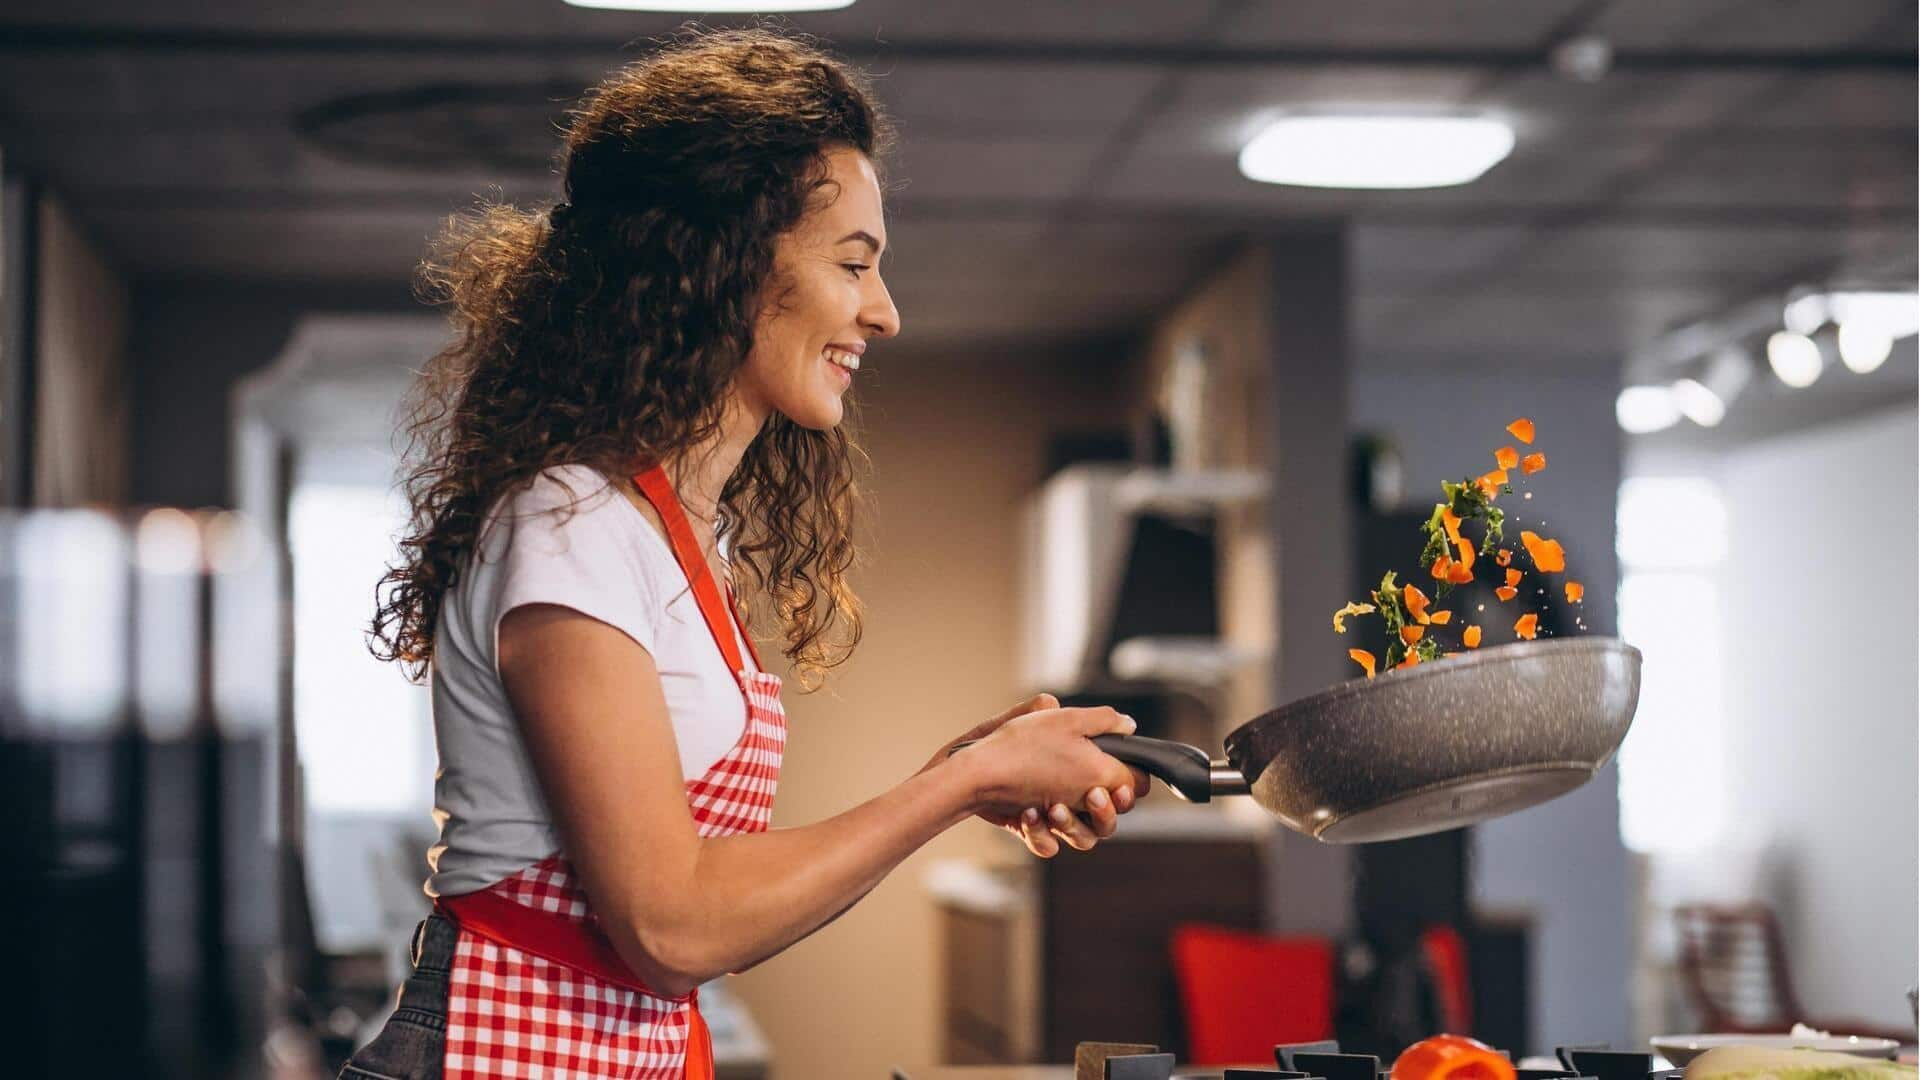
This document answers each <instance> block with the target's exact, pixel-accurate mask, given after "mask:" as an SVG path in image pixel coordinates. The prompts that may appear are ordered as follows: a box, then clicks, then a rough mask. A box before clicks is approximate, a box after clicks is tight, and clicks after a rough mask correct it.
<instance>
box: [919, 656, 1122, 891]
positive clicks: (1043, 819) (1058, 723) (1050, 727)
mask: <svg viewBox="0 0 1920 1080" xmlns="http://www.w3.org/2000/svg"><path fill="white" fill-rule="evenodd" d="M1133 730H1134V723H1133V720H1132V718H1131V717H1126V716H1122V715H1121V714H1119V713H1118V712H1115V711H1114V710H1112V709H1109V708H1092V709H1062V708H1060V702H1059V699H1058V698H1055V697H1054V696H1053V695H1052V694H1038V695H1035V696H1034V697H1032V698H1030V699H1028V700H1026V701H1024V702H1021V703H1020V704H1018V705H1015V706H1013V707H1012V708H1010V709H1008V710H1007V711H1006V712H1003V713H1001V714H1000V715H999V716H996V717H994V718H992V719H990V720H988V721H986V722H984V723H982V724H979V725H978V726H976V727H974V728H973V729H972V730H971V731H968V732H967V733H966V734H965V735H962V736H961V737H960V738H958V739H955V740H954V742H953V743H949V744H947V746H945V747H942V748H941V750H940V752H939V753H937V754H936V755H935V756H934V759H933V760H932V761H930V762H928V767H932V766H933V765H935V764H937V763H939V762H940V761H943V760H945V759H946V757H947V755H948V754H949V753H951V752H952V747H953V746H954V744H955V743H960V742H968V741H974V742H977V743H978V744H979V745H977V746H975V747H973V748H971V749H969V750H968V751H967V754H969V755H973V754H978V755H980V756H979V757H977V758H975V759H973V760H972V761H970V762H969V764H970V765H972V766H973V767H974V768H976V769H977V770H978V774H979V775H980V776H981V777H982V781H983V782H982V785H981V792H982V798H981V806H980V808H979V810H978V815H979V817H981V818H982V819H984V820H986V821H988V822H990V823H992V824H994V825H998V826H1000V827H1002V828H1005V829H1007V830H1008V831H1009V832H1012V833H1013V834H1014V835H1015V836H1018V837H1020V839H1021V841H1022V842H1023V843H1025V844H1026V846H1027V849H1028V850H1030V851H1032V852H1033V853H1034V854H1035V855H1038V856H1040V857H1041V858H1051V857H1052V856H1054V855H1055V854H1058V853H1059V851H1060V845H1061V844H1062V843H1065V844H1066V845H1067V846H1069V847H1072V848H1075V849H1076V850H1080V851H1087V850H1089V849H1091V848H1092V847H1093V846H1094V845H1095V844H1096V843H1098V842H1099V841H1101V840H1104V839H1106V838H1107V837H1109V836H1112V835H1113V833H1114V829H1115V828H1116V827H1117V825H1118V818H1119V815H1120V814H1124V813H1126V812H1127V811H1128V810H1131V809H1133V805H1134V803H1135V801H1136V800H1137V799H1139V798H1143V797H1145V795H1146V793H1147V789H1148V783H1149V780H1148V777H1147V776H1146V774H1144V773H1142V772H1140V771H1139V770H1137V769H1132V768H1129V767H1127V766H1125V765H1122V764H1121V763H1120V762H1118V761H1116V760H1114V759H1113V758H1111V757H1109V756H1107V755H1106V754H1103V753H1101V752H1100V751H1099V750H1098V748H1096V747H1094V746H1093V744H1092V743H1090V742H1088V741H1087V738H1088V737H1089V736H1091V735H1104V734H1109V733H1118V734H1129V733H1131V732H1132V731H1133ZM923 771H924V770H923ZM1136 793H1137V794H1136ZM1076 811H1083V812H1081V813H1076Z"/></svg>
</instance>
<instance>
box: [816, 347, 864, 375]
mask: <svg viewBox="0 0 1920 1080" xmlns="http://www.w3.org/2000/svg"><path fill="white" fill-rule="evenodd" d="M825 356H826V358H827V360H828V361H829V362H831V363H835V364H839V365H840V366H841V367H843V368H846V369H847V370H848V371H859V370H860V356H859V354H857V353H850V352H846V351H844V350H841V349H828V350H827V351H826V353H825Z"/></svg>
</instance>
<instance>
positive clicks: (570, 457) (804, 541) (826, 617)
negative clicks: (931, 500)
mask: <svg viewBox="0 0 1920 1080" xmlns="http://www.w3.org/2000/svg"><path fill="white" fill-rule="evenodd" d="M570 116H571V121H570V123H569V125H568V127H567V131H566V137H565V141H564V145H563V148H562V150H561V154H560V164H561V170H562V174H563V176H564V179H565V188H566V193H567V199H566V201H565V202H563V203H561V204H560V205H559V206H557V207H555V208H554V209H553V211H551V212H548V211H526V210H522V209H519V208H516V207H513V206H510V205H505V204H501V203H497V202H491V201H483V202H482V203H481V204H480V206H479V207H478V209H477V210H476V211H473V212H470V213H467V214H462V215H456V216H455V217H453V218H452V219H451V220H450V221H449V223H448V225H447V227H446V228H445V230H444V231H443V232H442V234H441V235H440V237H439V238H438V240H437V241H436V243H435V245H434V246H433V249H432V251H431V253H430V254H429V256H428V257H427V259H426V260H425V261H424V262H423V263H422V264H421V266H420V268H419V272H418V275H417V287H418V290H417V291H418V292H419V294H420V296H421V298H422V299H423V300H425V301H427V302H429V303H439V304H447V305H449V306H450V311H449V314H450V318H451V321H452V323H453V328H454V335H453V339H452V340H451V342H450V343H449V344H448V345H447V346H446V347H445V348H444V349H443V350H441V351H440V352H439V353H438V354H436V355H435V356H434V357H433V358H432V359H431V360H430V361H428V363H427V365H426V367H425V369H424V370H423V371H422V372H421V374H420V377H419V379H418V380H417V381H416V383H415V386H414V389H413V392H412V394H411V395H410V397H411V401H410V405H409V409H408V413H407V420H406V424H405V426H404V430H405V431H406V433H407V435H408V438H409V442H410V447H409V453H408V461H409V465H408V467H407V469H406V470H405V473H404V486H405V490H406V494H407V498H408V503H409V505H410V508H411V520H410V526H409V530H408V534H407V535H406V536H405V537H404V538H403V539H402V540H401V541H400V551H401V559H400V561H399V564H398V565H396V566H393V567H391V568H390V569H389V570H388V572H387V573H386V575H385V576H384V577H382V578H381V580H380V583H379V585H378V587H377V590H376V592H377V601H376V602H377V610H376V612H375V615H374V618H373V623H372V627H371V631H370V635H369V636H370V638H371V639H372V640H371V642H370V645H371V648H372V650H373V652H374V655H375V656H378V657H379V658H381V659H383V660H396V661H399V662H401V663H402V664H403V665H404V667H405V669H406V671H407V672H408V674H409V676H411V677H412V678H415V679H419V678H422V677H424V675H425V673H426V671H427V669H428V667H429V665H430V663H431V661H432V659H433V651H434V642H435V636H436V629H437V626H436V624H437V621H438V618H439V614H440V609H441V603H442V600H443V598H444V597H445V595H446V592H447V590H448V589H449V588H451V587H452V586H453V585H454V584H455V583H456V582H457V581H458V580H459V576H460V573H461V570H462V568H463V566H464V564H465V563H466V561H467V560H468V558H469V557H470V556H471V555H472V553H473V552H474V551H475V550H476V549H477V548H478V546H479V540H480V531H481V529H482V527H483V524H484V522H485V520H486V515H487V513H488V511H489V509H490V507H492V506H493V505H494V503H495V502H496V501H497V500H499V499H500V498H502V497H503V496H505V495H506V494H508V493H510V492H512V491H515V490H518V489H520V488H524V487H526V486H528V485H531V484H532V483H533V481H534V479H535V478H536V477H537V475H538V474H539V473H540V472H541V470H543V469H546V468H548V467H550V466H555V465H563V464H587V465H591V466H593V467H594V468H595V469H597V470H598V471H599V472H600V473H602V474H603V475H607V476H625V475H628V474H629V473H630V472H632V471H635V470H636V469H638V468H641V467H644V466H645V465H646V464H648V463H652V462H660V461H666V460H668V459H669V458H671V457H673V456H674V455H676V454H678V453H680V452H682V451H686V450H688V449H690V448H692V447H695V446H697V445H699V444H701V443H703V442H704V441H706V440H708V439H709V438H710V437H712V436H714V435H715V434H716V433H717V432H718V431H719V429H720V424H721V420H722V416H723V412H724V408H725V405H726V394H727V390H728V388H729V385H730V384H731V382H732V380H733V378H734V375H735V373H736V372H738V371H739V370H740V369H741V366H742V365H743V363H744V362H745V360H746V358H747V355H748V353H749V352H750V351H751V350H752V347H753V340H754V338H753V332H754V321H755V316H756V314H757V313H758V312H759V311H760V310H761V307H762V304H763V290H765V289H767V288H768V287H769V285H770V279H771V277H772V273H773V269H774V244H775V240H776V238H777V237H779V236H780V235H781V234H782V233H785V232H787V231H788V230H790V229H792V228H794V227H795V226H796V225H797V224H798V223H799V222H800V219H801V218H802V216H803V215H804V214H805V213H806V212H807V210H808V209H809V206H810V204H811V201H812V198H813V196H814V193H815V192H816V191H817V190H819V189H820V188H821V187H822V186H823V185H824V184H825V183H826V174H827V168H828V164H827V160H826V155H827V154H828V153H829V152H830V151H833V150H836V149H840V148H847V147H850V148H853V149H855V150H858V151H860V152H861V153H863V154H865V155H866V156H867V157H868V158H869V159H873V160H875V161H876V162H877V161H878V159H879V158H880V157H881V155H882V154H883V153H884V151H885V148H886V146H887V144H888V143H889V142H890V139H891V131H890V128H889V125H888V124H887V121H886V118H885V117H884V116H883V115H882V114H881V112H880V109H879V107H878V105H877V104H876V102H875V101H874V99H873V96H872V92H871V90H870V88H869V87H868V85H867V83H866V81H865V80H864V79H863V78H862V77H861V76H860V75H859V74H857V73H855V72H853V71H851V70H849V69H848V68H846V67H845V66H843V65H842V64H840V63H839V62H837V61H835V60H834V59H832V58H831V57H829V56H828V55H827V54H825V53H824V52H822V51H820V50H819V49H818V48H817V47H815V46H814V45H813V44H812V43H810V42H808V41H806V40H804V39H802V38H799V37H797V36H793V35H790V34H786V33H781V32H777V31H774V30H771V29H767V28H764V27H762V28H754V29H747V30H725V31H702V30H695V31H690V32H688V33H685V34H683V35H681V36H680V37H678V38H677V39H675V40H673V41H671V42H669V43H667V44H665V45H664V46H663V47H662V48H661V49H660V50H659V51H657V52H655V53H654V54H652V55H650V56H649V57H647V58H646V59H643V60H639V61H636V62H634V63H631V64H629V65H626V66H624V67H622V68H621V69H620V70H618V71H616V72H614V73H613V74H612V75H610V76H608V77H607V78H606V79H604V80H603V81H601V82H600V84H599V85H597V86H595V87H593V88H592V89H591V90H589V91H588V92H587V93H586V95H585V96H584V97H583V98H582V100H581V101H580V103H579V104H578V106H577V107H576V108H575V109H574V110H573V111H572V113H571V114H570ZM846 426H847V425H845V424H842V425H840V426H836V427H834V428H831V429H828V430H825V431H814V430H809V429H806V428H803V427H801V426H800V425H798V424H796V423H794V422H793V421H792V420H790V419H788V418H786V417H784V416H782V415H781V414H779V413H778V412H775V413H774V414H773V415H772V416H771V417H770V418H769V419H768V421H767V423H766V424H765V425H764V426H763V427H762V429H761V430H760V432H759V434H758V436H757V437H756V438H755V439H754V441H753V442H752V444H751V445H750V446H749V447H748V448H747V450H746V453H745V455H744V456H743V457H742V458H741V460H740V463H739V466H738V468H737V469H736V470H735V471H734V473H733V474H732V476H731V478H730V479H729V480H728V481H727V484H726V486H725V489H724V491H723V492H722V494H721V499H720V504H719V507H718V508H717V514H716V518H715V528H716V530H717V531H718V532H721V533H724V534H725V535H726V536H727V537H728V538H729V540H730V542H731V550H732V556H733V561H734V562H735V564H736V565H737V566H740V567H743V568H744V570H745V578H746V580H747V582H749V583H750V584H751V585H753V586H755V587H756V588H755V589H748V590H743V591H748V592H753V591H757V592H759V593H761V594H763V596H764V598H765V599H767V600H768V601H770V602H771V604H772V607H773V609H774V611H775V613H776V614H777V616H778V618H779V620H780V623H781V628H782V631H783V636H784V639H785V647H784V650H783V651H784V653H785V654H786V656H787V657H788V658H789V659H790V660H792V661H793V662H794V665H795V668H796V670H797V673H798V674H799V675H800V678H801V681H802V684H803V686H805V687H806V688H807V689H809V690H810V689H813V688H816V687H817V686H818V685H819V684H820V682H821V681H822V680H823V678H824V675H825V673H826V671H827V669H829V668H831V667H834V666H836V665H838V664H839V663H842V662H844V661H845V660H846V658H847V656H848V655H849V654H851V652H852V650H853V647H854V645H856V644H857V643H858V642H859V639H860V629H861V616H860V604H859V601H858V599H857V598H856V597H855V596H854V594H853V592H852V590H851V589H850V588H849V587H848V584H847V572H848V570H849V569H850V567H851V566H852V565H853V561H854V547H853V539H852V526H853V517H854V508H855V503H856V501H857V498H858V486H857V484H856V483H855V479H854V475H853V458H854V456H855V455H856V454H858V453H859V448H858V446H857V444H856V442H855V440H854V438H853V436H852V434H851V433H850V432H848V431H847V430H845V428H846ZM836 630H837V631H839V632H838V633H834V631H836Z"/></svg>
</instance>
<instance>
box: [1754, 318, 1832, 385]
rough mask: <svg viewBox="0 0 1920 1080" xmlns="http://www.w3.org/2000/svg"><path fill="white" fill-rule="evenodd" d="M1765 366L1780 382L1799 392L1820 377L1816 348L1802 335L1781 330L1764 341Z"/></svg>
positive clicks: (1809, 339)
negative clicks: (1769, 368)
mask: <svg viewBox="0 0 1920 1080" xmlns="http://www.w3.org/2000/svg"><path fill="white" fill-rule="evenodd" d="M1767 366H1769V367H1771V368H1773V373H1774V375H1776V376H1778V377H1779V379H1780V381H1781V382H1783V383H1786V384H1787V385H1788V386H1791V387H1793V388H1794V389H1795V390H1802V389H1805V388H1806V387H1809V386H1812V385H1813V384H1814V382H1815V381H1817V380H1818V379H1819V378H1820V368H1821V367H1822V366H1824V361H1823V360H1822V358H1821V356H1820V346H1819V345H1817V344H1815V343H1814V340H1813V339H1812V338H1810V337H1808V336H1807V335H1805V334H1796V333H1794V332H1793V331H1791V330H1782V331H1780V332H1779V333H1777V334H1775V335H1773V336H1772V337H1770V338H1768V339H1767Z"/></svg>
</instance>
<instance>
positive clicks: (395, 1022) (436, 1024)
mask: <svg viewBox="0 0 1920 1080" xmlns="http://www.w3.org/2000/svg"><path fill="white" fill-rule="evenodd" d="M459 935H460V932H459V930H458V929H456V928H455V927H454V925H453V923H451V922H448V921H447V920H446V919H443V918H441V917H440V916H438V915H434V916H431V917H429V918H427V919H425V920H423V921H422V922H421V923H420V925H419V926H418V927H417V928H415V929H414V932H413V948H412V955H413V974H412V975H410V976H408V977H407V982H406V985H404V986H402V987H401V988H400V1004H399V1005H398V1007H396V1008H395V1009H394V1010H393V1016H392V1017H390V1018H388V1020H387V1024H386V1026H385V1027H383V1028H381V1029H380V1034H378V1035H376V1036H374V1039H373V1041H372V1042H370V1043H368V1044H367V1045H365V1046H363V1047H361V1048H360V1052H359V1053H357V1054H355V1055H353V1056H352V1057H351V1058H348V1059H347V1064H346V1066H345V1067H343V1068H342V1069H341V1070H340V1080H440V1064H441V1059H442V1058H443V1057H444V1056H445V1055H446V1049H447V980H448V978H449V976H450V975H451V973H452V971H453V946H454V942H455V941H456V940H457V939H458V938H459Z"/></svg>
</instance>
